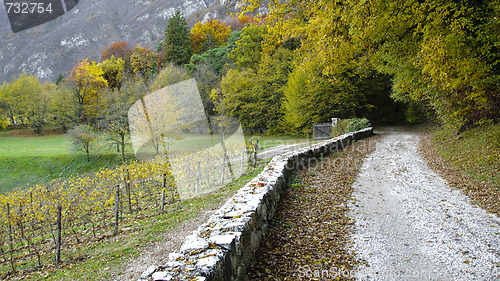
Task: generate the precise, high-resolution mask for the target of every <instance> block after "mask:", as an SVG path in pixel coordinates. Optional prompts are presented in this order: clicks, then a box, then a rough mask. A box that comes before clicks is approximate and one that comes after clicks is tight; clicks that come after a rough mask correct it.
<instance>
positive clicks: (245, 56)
mask: <svg viewBox="0 0 500 281" xmlns="http://www.w3.org/2000/svg"><path fill="white" fill-rule="evenodd" d="M265 34H266V26H264V25H262V26H259V25H257V24H249V25H247V26H245V27H244V28H243V29H242V33H241V35H240V37H241V38H240V39H239V40H238V41H236V48H234V49H233V50H232V51H231V53H230V54H229V55H228V57H229V59H231V60H233V61H234V62H235V63H236V66H238V67H239V68H244V67H250V68H254V67H255V66H256V65H257V64H258V63H259V61H260V57H261V53H262V45H261V43H262V42H263V40H264V36H265Z"/></svg>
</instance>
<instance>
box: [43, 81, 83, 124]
mask: <svg viewBox="0 0 500 281" xmlns="http://www.w3.org/2000/svg"><path fill="white" fill-rule="evenodd" d="M50 108H51V109H52V112H53V119H52V121H51V124H52V125H55V126H61V128H62V129H63V131H64V132H67V131H68V130H69V128H71V127H72V126H74V125H75V124H76V123H77V122H78V121H79V115H78V113H79V111H78V108H79V105H78V102H77V101H76V100H75V99H74V97H73V92H72V90H71V89H70V88H68V87H67V86H65V85H60V86H58V87H55V88H54V89H51V92H50Z"/></svg>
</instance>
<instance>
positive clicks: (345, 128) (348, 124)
mask: <svg viewBox="0 0 500 281" xmlns="http://www.w3.org/2000/svg"><path fill="white" fill-rule="evenodd" d="M370 126H371V124H370V121H368V119H366V118H352V119H343V120H341V121H340V122H339V123H338V124H337V126H335V127H333V128H332V133H331V136H332V137H337V136H340V135H343V134H347V133H350V132H354V131H359V130H362V129H365V128H368V127H370Z"/></svg>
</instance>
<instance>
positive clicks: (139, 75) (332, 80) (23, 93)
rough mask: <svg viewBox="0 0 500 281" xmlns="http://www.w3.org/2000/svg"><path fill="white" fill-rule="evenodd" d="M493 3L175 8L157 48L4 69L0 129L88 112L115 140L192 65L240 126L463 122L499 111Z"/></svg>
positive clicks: (123, 45) (266, 129) (259, 129)
mask: <svg viewBox="0 0 500 281" xmlns="http://www.w3.org/2000/svg"><path fill="white" fill-rule="evenodd" d="M499 3H500V2H499V1H386V0H378V1H369V2H365V1H362V2H357V1H304V0H300V1H299V0H292V1H287V2H286V3H279V2H277V1H271V2H270V4H269V8H268V13H267V14H265V15H256V14H253V13H252V11H253V10H254V9H255V8H256V7H258V5H260V1H256V0H247V1H245V5H244V7H243V10H242V13H241V14H240V15H239V16H238V17H236V16H235V17H233V18H231V19H230V20H226V22H222V21H219V20H216V19H215V20H209V21H206V22H204V23H201V22H198V23H196V24H195V25H194V26H193V27H192V28H190V27H189V26H188V25H187V23H186V20H185V18H184V17H183V16H182V14H181V13H180V12H177V13H176V14H175V15H174V16H173V17H172V18H171V19H170V20H169V21H168V25H167V26H166V28H165V38H164V40H162V41H161V42H159V44H158V47H157V48H156V50H150V49H148V48H146V47H141V46H135V47H134V46H130V44H129V43H128V42H125V41H118V42H115V43H114V44H111V45H109V46H107V47H106V48H104V49H103V50H100V52H101V61H89V60H88V59H84V60H82V61H81V62H80V63H78V64H77V65H76V66H74V67H73V69H72V70H71V71H70V72H69V73H65V74H61V75H60V76H59V78H58V79H57V81H55V82H54V83H41V82H40V81H39V80H38V78H37V77H36V76H33V75H29V74H26V73H23V74H21V75H20V76H19V77H16V78H14V79H13V80H12V81H9V82H4V83H3V84H2V86H1V87H0V128H2V129H4V130H5V129H13V128H23V127H24V128H25V127H28V128H31V129H32V130H33V131H34V132H35V133H37V134H41V133H42V132H43V128H46V127H49V126H52V127H53V126H58V127H60V128H62V130H63V131H68V130H70V129H71V128H73V127H74V126H75V125H79V124H85V125H89V126H91V128H92V129H95V130H100V131H105V132H109V133H112V134H116V135H117V137H118V139H119V137H120V135H123V134H126V133H127V132H128V125H127V121H126V113H127V108H128V107H130V105H131V104H132V103H133V102H135V101H136V100H137V99H139V98H140V97H142V96H144V95H146V94H148V93H149V92H152V91H154V90H156V89H160V88H162V87H164V86H166V85H169V84H173V83H176V82H179V81H183V80H186V79H188V78H196V81H197V83H198V87H199V90H200V94H201V97H202V100H203V103H204V106H205V110H206V113H207V115H214V114H218V112H219V111H220V105H221V104H222V103H224V107H225V114H226V115H229V116H233V117H236V118H238V119H239V120H240V121H241V123H242V125H243V127H244V130H245V131H246V132H247V133H253V134H295V135H304V134H308V133H310V132H311V127H312V124H313V123H316V122H325V121H328V120H329V119H330V118H332V117H338V118H351V117H366V118H368V119H369V120H370V121H372V123H374V124H397V123H404V122H407V123H411V124H414V123H421V122H424V121H429V120H430V121H436V122H438V123H439V124H442V125H446V126H449V127H451V128H453V129H454V130H455V131H456V132H462V131H465V130H467V129H468V128H472V127H474V126H477V125H480V124H485V123H492V122H493V123H496V122H498V117H499V112H500V110H499V109H500V97H499V92H498V88H499V87H498V86H499V85H498V83H499V80H498V79H499V78H498V70H499V64H498V61H499V51H498V48H499V32H500V31H499V30H500V26H499V23H500V22H499V19H498V17H497V15H498V14H499V9H500V4H499ZM97 51H98V50H96V52H97ZM117 142H118V143H119V141H117ZM122 144H123V143H122Z"/></svg>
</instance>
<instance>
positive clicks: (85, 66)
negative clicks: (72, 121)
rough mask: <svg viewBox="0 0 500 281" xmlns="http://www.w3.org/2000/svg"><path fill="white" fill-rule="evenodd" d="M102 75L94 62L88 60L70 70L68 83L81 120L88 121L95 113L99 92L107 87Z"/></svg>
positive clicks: (101, 71)
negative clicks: (78, 107) (78, 106)
mask: <svg viewBox="0 0 500 281" xmlns="http://www.w3.org/2000/svg"><path fill="white" fill-rule="evenodd" d="M103 75H104V71H103V70H102V69H101V68H100V67H99V66H98V65H97V64H96V63H95V62H89V61H88V59H84V60H82V61H81V62H80V63H79V64H77V65H76V66H75V67H74V68H73V69H72V70H71V73H70V75H69V77H68V83H69V85H70V86H71V87H72V88H73V91H74V93H75V97H76V98H77V101H78V104H79V105H80V118H81V119H83V120H88V118H89V117H93V116H94V115H95V113H96V106H97V105H98V104H99V90H101V89H102V88H104V87H106V86H107V85H108V81H107V80H106V79H105V78H104V76H103ZM94 117H95V116H94Z"/></svg>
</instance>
